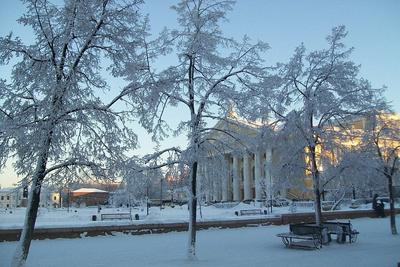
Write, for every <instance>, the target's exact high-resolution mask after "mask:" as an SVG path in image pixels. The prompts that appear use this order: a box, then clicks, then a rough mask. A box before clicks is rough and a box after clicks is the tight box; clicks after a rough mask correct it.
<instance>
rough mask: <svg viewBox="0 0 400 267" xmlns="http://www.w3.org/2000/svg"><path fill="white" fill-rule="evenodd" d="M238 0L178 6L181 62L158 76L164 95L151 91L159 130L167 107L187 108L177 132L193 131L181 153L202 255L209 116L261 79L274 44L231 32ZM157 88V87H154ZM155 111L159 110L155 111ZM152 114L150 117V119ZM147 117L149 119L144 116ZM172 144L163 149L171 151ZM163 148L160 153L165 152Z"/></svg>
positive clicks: (196, 0) (189, 1) (192, 227)
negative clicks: (226, 30) (227, 27)
mask: <svg viewBox="0 0 400 267" xmlns="http://www.w3.org/2000/svg"><path fill="white" fill-rule="evenodd" d="M233 4H234V1H229V0H226V1H223V0H182V1H180V2H179V3H178V4H177V5H175V6H173V9H174V10H175V11H176V12H177V14H178V22H179V28H178V29H176V30H172V31H169V32H168V33H169V34H168V36H169V38H168V39H169V40H173V41H172V42H173V44H174V48H173V51H175V52H176V55H177V61H178V65H176V66H172V67H169V68H168V69H166V70H165V71H163V72H161V73H159V74H158V75H157V76H156V75H155V77H157V78H158V79H159V84H158V85H157V90H159V91H158V96H157V97H154V95H151V96H150V98H151V99H156V100H157V103H155V104H153V105H151V106H149V107H150V108H153V110H152V112H149V113H148V114H152V115H151V117H150V119H151V120H152V121H155V122H156V123H155V124H149V125H150V126H153V129H155V130H156V133H157V132H158V133H163V129H164V126H165V122H164V120H163V119H164V118H163V113H164V110H165V108H166V107H167V106H168V105H171V106H176V105H180V106H181V107H183V109H186V110H187V113H186V114H187V116H186V117H187V118H188V119H187V120H186V121H182V122H181V123H180V124H179V126H178V129H176V132H175V133H176V134H180V133H182V132H184V131H186V132H187V134H188V140H189V142H188V147H187V148H186V149H185V150H184V151H181V152H182V153H180V152H179V151H178V150H176V148H173V149H172V150H174V151H175V152H178V153H180V154H181V155H180V160H181V161H182V162H184V164H186V165H187V166H189V168H190V178H189V180H190V181H189V184H190V185H189V190H188V191H189V217H190V218H189V245H188V255H189V257H190V258H194V257H195V256H196V210H197V202H198V188H197V178H198V170H199V167H198V165H199V160H200V159H201V158H202V157H206V153H205V151H206V150H207V149H204V147H205V146H206V142H205V141H206V136H207V133H209V132H210V131H213V130H216V129H212V127H208V126H207V120H208V119H219V118H221V117H223V115H225V114H226V112H227V109H228V106H229V99H231V98H232V96H234V95H235V94H237V92H238V91H240V90H241V89H242V88H243V86H245V85H246V83H248V84H251V83H253V82H255V78H258V77H260V76H262V75H263V73H264V70H263V69H262V68H261V67H260V65H261V63H262V59H261V58H260V56H259V53H260V52H263V51H264V50H266V49H267V48H268V46H267V45H266V44H265V43H262V42H258V43H256V44H251V43H250V42H249V39H248V38H247V37H244V38H243V41H242V42H237V41H235V40H233V39H231V38H228V37H225V36H224V35H223V33H222V31H221V28H220V24H221V22H223V21H226V20H227V19H226V13H227V12H228V11H230V10H231V9H232V6H233ZM152 92H155V91H154V90H153V91H152ZM153 114H156V115H155V116H154V115H153ZM147 120H148V119H147ZM144 121H146V119H144ZM168 151H169V150H168V149H166V150H164V151H162V152H168ZM161 154H162V153H156V155H155V156H160V155H161Z"/></svg>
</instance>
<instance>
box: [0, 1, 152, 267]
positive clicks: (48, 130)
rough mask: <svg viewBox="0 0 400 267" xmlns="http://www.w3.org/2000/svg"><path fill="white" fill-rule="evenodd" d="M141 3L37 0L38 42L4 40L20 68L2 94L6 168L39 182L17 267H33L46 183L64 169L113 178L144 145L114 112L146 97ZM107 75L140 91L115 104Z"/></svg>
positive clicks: (4, 54) (33, 10) (29, 13)
mask: <svg viewBox="0 0 400 267" xmlns="http://www.w3.org/2000/svg"><path fill="white" fill-rule="evenodd" d="M141 2H142V1H140V0H137V1H136V0H133V1H113V0H88V1H78V0H69V1H65V3H64V4H61V5H59V4H57V5H56V4H53V3H52V2H50V1H47V0H27V1H24V3H25V5H26V12H25V14H24V15H23V16H22V17H21V18H20V19H19V23H21V24H23V25H24V26H28V27H30V28H32V30H33V34H34V37H35V38H34V40H33V43H32V44H29V45H27V44H24V43H23V42H22V40H21V39H20V38H18V37H13V35H12V34H9V35H8V36H6V37H2V38H0V64H11V62H14V61H11V59H13V60H15V62H16V63H15V65H14V66H13V70H12V77H11V80H10V81H9V82H4V81H3V82H2V85H1V89H0V99H1V101H0V119H1V128H0V138H1V140H0V151H1V153H0V163H1V167H4V165H5V162H6V161H7V160H8V159H9V158H10V157H13V158H14V159H15V161H16V163H15V164H14V169H15V170H16V172H17V173H18V174H19V175H21V176H24V177H26V179H28V180H29V181H30V183H31V191H30V195H29V204H28V208H27V211H26V217H25V223H24V227H23V230H22V234H21V238H20V242H19V244H18V245H17V249H16V252H15V255H14V258H13V263H12V265H13V266H22V265H23V264H24V262H25V261H26V258H27V255H28V251H29V247H30V242H31V238H32V234H33V229H34V225H35V221H36V217H37V211H38V205H39V200H40V199H39V198H40V190H41V186H42V184H43V182H44V181H45V179H53V178H56V176H57V174H59V172H60V171H61V170H62V171H68V172H70V174H71V175H73V174H75V175H77V176H79V174H82V173H84V174H88V175H89V176H96V177H104V178H107V177H113V176H114V173H115V172H114V169H113V166H114V164H113V162H115V160H122V158H121V156H120V155H121V154H122V152H124V151H126V150H130V149H134V148H135V146H136V143H137V140H136V136H135V134H134V133H133V132H132V130H130V129H129V128H127V127H126V122H127V119H126V115H127V114H126V113H124V112H121V111H120V107H118V108H114V107H115V105H114V104H115V103H116V102H117V101H118V100H120V99H124V97H126V95H128V94H130V93H132V92H133V91H134V90H136V89H137V88H138V86H139V84H140V82H141V81H142V80H143V77H144V76H143V75H144V72H145V71H146V70H147V69H148V67H147V63H148V57H149V56H151V55H149V54H148V53H143V47H144V46H145V44H144V37H145V31H146V28H147V23H146V21H145V20H143V18H142V17H141V16H140V12H139V11H140V10H139V4H140V3H141ZM145 55H146V56H145ZM106 70H107V71H108V72H109V73H110V74H111V75H113V76H120V77H121V76H122V77H124V76H127V75H129V78H130V79H131V80H132V81H134V82H132V83H131V84H130V85H129V86H126V87H125V88H124V89H123V90H122V91H121V92H115V91H114V96H115V97H113V98H111V99H108V100H106V99H105V98H106V96H108V95H109V93H108V91H109V85H108V83H107V82H106V77H107V76H104V74H105V71H106ZM109 77H110V76H109ZM108 97H109V96H108ZM102 99H103V100H104V101H102Z"/></svg>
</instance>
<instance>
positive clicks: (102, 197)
mask: <svg viewBox="0 0 400 267" xmlns="http://www.w3.org/2000/svg"><path fill="white" fill-rule="evenodd" d="M108 198H109V192H108V191H104V190H100V189H96V188H80V189H78V190H75V191H72V192H71V202H72V203H74V204H75V205H76V206H81V207H82V206H98V205H104V204H107V202H108Z"/></svg>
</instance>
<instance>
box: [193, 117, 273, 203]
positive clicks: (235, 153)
mask: <svg viewBox="0 0 400 267" xmlns="http://www.w3.org/2000/svg"><path fill="white" fill-rule="evenodd" d="M261 126H262V124H261V123H248V122H247V121H244V120H240V119H238V118H237V117H235V116H232V114H230V116H227V117H226V118H225V119H223V120H220V121H219V122H218V123H217V124H216V125H215V126H214V127H213V128H214V129H217V130H215V131H212V132H211V133H210V134H209V135H208V136H207V139H208V140H209V142H210V144H211V145H212V146H214V147H218V149H212V150H214V151H211V152H210V153H209V156H208V157H207V158H206V159H205V160H203V161H202V162H200V164H199V178H200V179H198V181H199V187H200V188H205V190H203V191H204V192H203V194H202V197H203V199H204V200H205V201H206V202H219V201H222V202H225V201H245V200H254V199H255V200H261V199H263V198H265V196H266V194H268V190H270V188H271V187H272V184H273V180H274V179H273V177H272V176H271V173H270V168H271V165H272V163H273V150H272V149H271V147H268V146H259V147H264V148H261V149H260V148H256V147H257V145H255V144H253V143H252V141H251V139H253V141H254V140H255V139H257V137H258V135H259V131H260V127H261ZM243 136H245V138H240V137H243ZM236 137H237V139H240V140H241V141H237V140H235V138H236ZM222 140H223V141H222ZM246 140H247V141H246ZM215 150H218V151H217V152H216V153H217V154H219V155H218V156H215V155H214V153H213V152H215Z"/></svg>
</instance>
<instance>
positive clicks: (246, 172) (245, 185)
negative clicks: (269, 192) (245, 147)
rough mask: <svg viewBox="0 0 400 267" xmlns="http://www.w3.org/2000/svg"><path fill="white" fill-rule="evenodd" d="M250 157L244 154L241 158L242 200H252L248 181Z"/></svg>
mask: <svg viewBox="0 0 400 267" xmlns="http://www.w3.org/2000/svg"><path fill="white" fill-rule="evenodd" d="M250 176H251V174H250V157H249V154H247V153H245V154H244V156H243V194H244V197H243V199H244V200H249V199H252V198H253V196H252V194H251V181H250Z"/></svg>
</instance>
